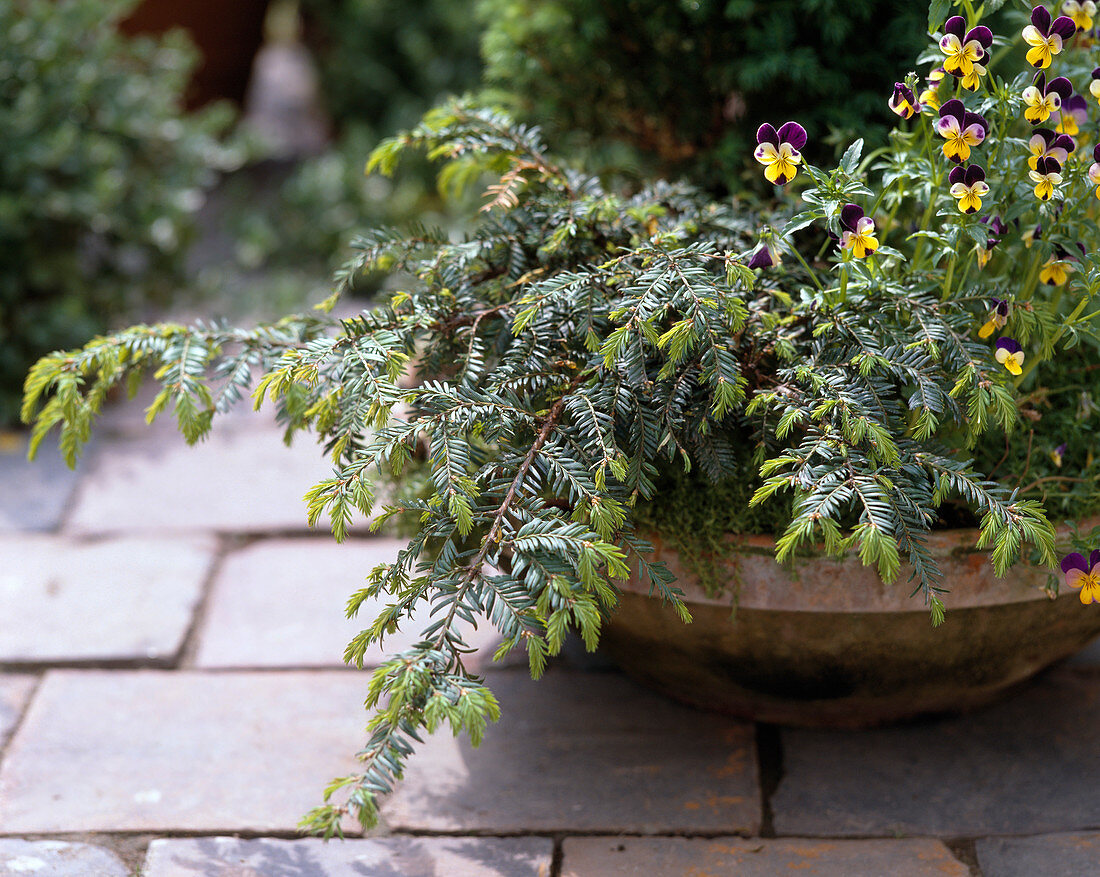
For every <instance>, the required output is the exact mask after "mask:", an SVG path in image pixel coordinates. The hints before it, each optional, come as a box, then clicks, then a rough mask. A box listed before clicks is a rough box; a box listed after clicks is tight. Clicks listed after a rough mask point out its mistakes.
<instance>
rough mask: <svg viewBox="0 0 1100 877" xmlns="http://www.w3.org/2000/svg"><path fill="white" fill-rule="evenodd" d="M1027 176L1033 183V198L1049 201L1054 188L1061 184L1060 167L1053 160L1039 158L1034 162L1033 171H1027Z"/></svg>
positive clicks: (1052, 195)
mask: <svg viewBox="0 0 1100 877" xmlns="http://www.w3.org/2000/svg"><path fill="white" fill-rule="evenodd" d="M1027 175H1028V176H1029V177H1031V179H1032V181H1033V182H1034V183H1035V197H1036V198H1038V199H1039V200H1040V201H1049V200H1050V199H1051V198H1053V197H1054V192H1055V190H1056V187H1058V186H1060V185H1061V184H1062V165H1060V164H1059V163H1058V162H1056V161H1055V160H1054V159H1053V158H1040V159H1038V160H1037V161H1036V162H1035V170H1033V171H1028V174H1027Z"/></svg>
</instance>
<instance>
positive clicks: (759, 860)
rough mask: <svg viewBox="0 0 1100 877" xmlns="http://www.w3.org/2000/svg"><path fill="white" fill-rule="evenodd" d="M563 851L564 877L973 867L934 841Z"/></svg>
mask: <svg viewBox="0 0 1100 877" xmlns="http://www.w3.org/2000/svg"><path fill="white" fill-rule="evenodd" d="M563 851H564V856H563V861H562V877H594V875H599V877H635V875H643V874H644V875H650V874H652V875H658V874H684V875H699V877H703V875H710V874H713V875H719V874H729V875H736V877H776V875H780V874H792V875H793V874H799V875H803V874H804V875H807V877H883V875H895V874H896V875H905V877H968V875H969V874H970V869H969V868H967V867H966V865H964V864H963V863H962V862H960V861H959V860H958V859H956V858H955V857H954V856H952V855H951V852H950V851H949V850H948V849H947V847H945V846H944V845H943V844H942V843H940V841H938V840H848V841H845V840H841V841H831V840H761V839H758V838H753V839H751V840H745V839H743V838H737V837H722V838H714V839H713V840H706V839H703V838H695V839H690V840H689V839H687V838H680V837H662V838H648V837H647V838H640V837H567V838H566V839H565V841H564V844H563ZM1036 873H1038V872H1036Z"/></svg>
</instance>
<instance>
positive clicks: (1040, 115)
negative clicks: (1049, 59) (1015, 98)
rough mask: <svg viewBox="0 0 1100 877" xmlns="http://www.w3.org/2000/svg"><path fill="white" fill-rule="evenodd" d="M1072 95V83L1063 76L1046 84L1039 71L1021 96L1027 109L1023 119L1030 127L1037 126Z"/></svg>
mask: <svg viewBox="0 0 1100 877" xmlns="http://www.w3.org/2000/svg"><path fill="white" fill-rule="evenodd" d="M1072 94H1073V83H1072V82H1070V81H1069V80H1068V79H1066V77H1064V76H1058V77H1056V78H1055V79H1052V80H1050V82H1049V83H1048V82H1047V75H1046V74H1045V73H1043V72H1042V71H1041V70H1040V71H1039V72H1038V73H1036V74H1035V80H1034V81H1033V82H1032V84H1031V85H1029V86H1028V87H1027V88H1025V89H1024V93H1023V95H1022V97H1023V99H1024V103H1025V104H1027V109H1026V110H1024V118H1025V119H1027V120H1028V121H1029V122H1031V124H1032V125H1039V124H1041V123H1043V122H1045V121H1046V120H1047V119H1049V118H1050V114H1051V113H1053V112H1055V111H1057V110H1058V109H1060V108H1061V106H1062V101H1065V100H1069V98H1070V96H1071V95H1072Z"/></svg>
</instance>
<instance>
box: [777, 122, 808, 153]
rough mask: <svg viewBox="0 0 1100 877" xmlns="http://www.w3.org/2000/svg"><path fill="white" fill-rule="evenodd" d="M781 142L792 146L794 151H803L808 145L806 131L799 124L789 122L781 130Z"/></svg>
mask: <svg viewBox="0 0 1100 877" xmlns="http://www.w3.org/2000/svg"><path fill="white" fill-rule="evenodd" d="M779 142H780V143H789V144H791V148H792V149H801V148H802V147H803V146H805V145H806V129H805V128H803V127H802V126H801V125H799V124H798V122H787V123H786V124H785V125H784V126H783V127H782V128H780V129H779Z"/></svg>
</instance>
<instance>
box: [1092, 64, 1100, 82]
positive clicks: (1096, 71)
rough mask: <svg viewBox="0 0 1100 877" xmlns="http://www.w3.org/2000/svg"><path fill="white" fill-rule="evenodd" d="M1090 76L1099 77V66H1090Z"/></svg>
mask: <svg viewBox="0 0 1100 877" xmlns="http://www.w3.org/2000/svg"><path fill="white" fill-rule="evenodd" d="M1092 78H1093V79H1100V67H1093V68H1092Z"/></svg>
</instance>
